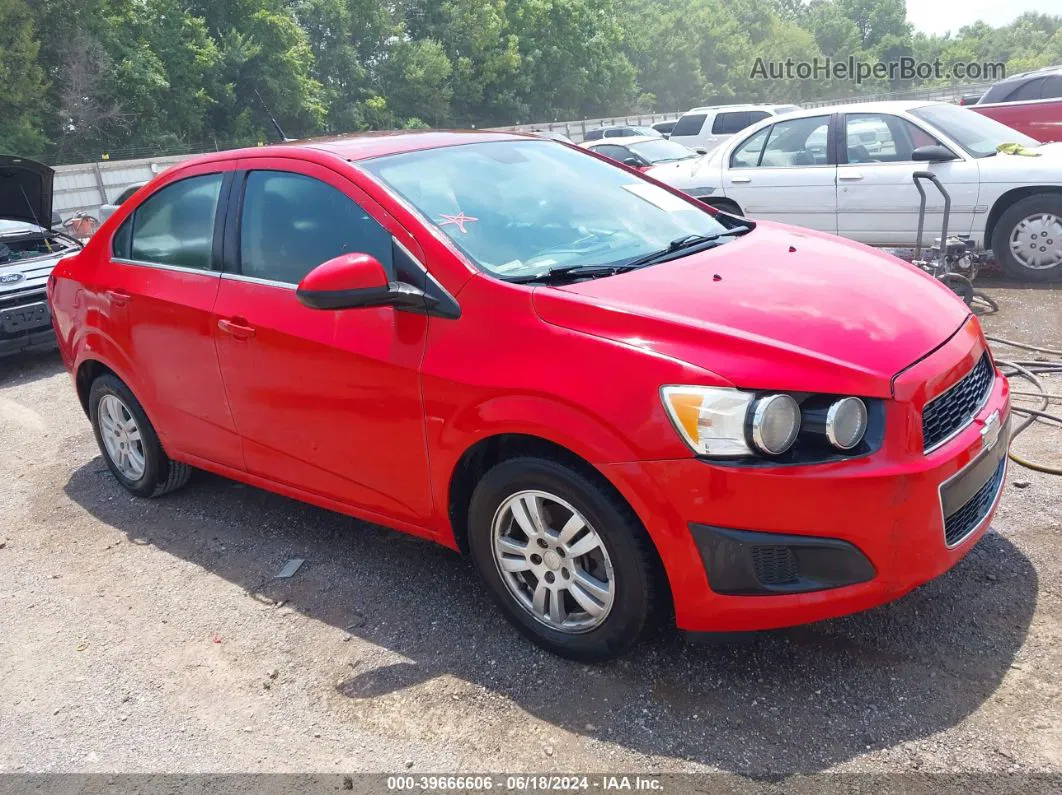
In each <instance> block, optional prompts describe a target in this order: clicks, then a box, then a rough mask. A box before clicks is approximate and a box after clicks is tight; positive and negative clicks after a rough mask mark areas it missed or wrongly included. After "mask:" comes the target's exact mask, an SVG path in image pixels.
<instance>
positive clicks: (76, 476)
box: [0, 282, 1062, 776]
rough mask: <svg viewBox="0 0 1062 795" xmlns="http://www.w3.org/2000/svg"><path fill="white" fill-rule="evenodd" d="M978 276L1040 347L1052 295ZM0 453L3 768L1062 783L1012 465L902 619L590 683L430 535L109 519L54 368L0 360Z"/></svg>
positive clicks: (1056, 580) (1049, 677)
mask: <svg viewBox="0 0 1062 795" xmlns="http://www.w3.org/2000/svg"><path fill="white" fill-rule="evenodd" d="M987 286H988V287H989V292H990V293H991V294H992V295H993V296H994V297H995V298H996V299H997V300H999V302H1000V304H1001V306H1002V310H1001V312H1000V313H999V314H998V315H996V316H993V317H989V318H986V320H985V323H986V326H987V327H988V329H989V330H990V331H991V332H993V333H997V334H1001V335H1004V336H1015V337H1019V338H1022V339H1025V340H1028V341H1031V342H1039V343H1041V344H1051V345H1053V346H1055V347H1059V346H1060V345H1062V290H1058V289H1056V290H1046V289H1032V288H1023V289H1019V288H1013V287H1007V286H1005V285H1003V284H1001V283H999V282H995V283H993V282H988V283H987ZM1053 389H1054V391H1056V392H1062V383H1060V382H1059V381H1055V383H1054V384H1053ZM0 439H2V440H3V444H2V445H0V545H2V547H0V772H6V773H10V772H15V771H142V772H148V771H173V772H191V771H252V772H260V771H310V772H322V773H330V772H344V773H349V772H354V771H406V770H409V771H411V772H418V771H435V772H442V771H464V772H468V771H497V772H514V771H531V770H539V771H553V770H556V771H569V772H570V771H582V772H606V771H617V770H622V771H646V772H648V771H713V770H722V771H729V772H733V773H739V774H751V775H757V776H762V775H764V774H768V773H773V774H776V775H778V774H781V775H784V774H790V773H814V772H819V771H824V770H860V771H870V772H881V771H887V770H911V771H915V770H917V771H924V772H925V771H951V770H964V771H1001V772H1003V771H1007V772H1025V771H1052V772H1062V585H1060V583H1062V544H1060V543H1059V540H1060V538H1062V499H1060V496H1062V480H1060V479H1058V478H1052V477H1049V476H1047V475H1040V474H1037V473H1034V472H1029V471H1026V470H1022V469H1020V468H1018V467H1012V469H1011V474H1010V477H1009V483H1008V485H1007V487H1006V491H1005V496H1004V498H1003V503H1002V507H1001V508H1000V511H999V514H998V516H997V518H996V521H995V531H994V532H993V533H990V534H989V535H988V536H986V537H985V538H984V540H983V541H981V542H980V543H979V544H978V545H977V547H976V548H975V549H974V550H973V551H972V552H971V553H970V555H969V556H968V557H967V558H966V559H965V560H964V561H963V562H962V563H961V564H960V565H959V566H958V567H956V568H955V569H954V570H953V571H951V572H949V573H948V574H947V575H945V576H944V577H942V578H940V579H939V580H937V581H935V582H933V583H930V584H929V585H927V586H925V587H923V588H921V589H919V590H918V591H916V592H914V593H912V594H910V595H909V596H907V597H906V598H904V599H902V600H901V601H899V602H898V603H896V604H893V605H890V606H886V607H883V608H879V609H877V610H874V611H871V612H868V613H864V614H861V615H857V616H852V617H849V618H846V619H842V620H836V621H830V622H825V623H821V624H817V625H812V626H807V627H802V628H797V629H792V630H786V631H780V632H774V633H761V634H758V635H754V636H750V637H747V638H743V639H742V640H740V641H735V640H728V641H727V642H725V643H723V642H716V643H713V644H711V645H696V646H694V645H688V644H686V643H685V642H684V641H683V640H682V639H681V638H679V637H677V636H675V635H674V634H671V635H666V636H664V637H662V638H659V639H657V640H654V641H652V642H651V643H649V644H647V645H644V646H642V647H640V648H639V649H637V650H636V651H635V652H634V653H632V654H630V655H629V656H628V657H627V658H626V659H624V660H621V661H619V662H616V663H613V664H610V665H606V666H600V667H589V666H583V665H577V664H573V663H569V662H565V661H562V660H559V659H555V658H553V657H551V656H549V655H548V654H545V653H543V652H540V651H538V650H537V649H536V648H534V647H532V646H530V645H529V644H528V643H526V642H525V641H524V640H522V639H521V638H520V637H519V636H518V635H517V634H516V633H515V632H514V631H512V630H510V629H509V627H508V626H507V625H506V624H505V622H504V621H503V620H502V618H501V617H500V615H499V614H498V613H497V612H496V611H495V610H494V609H493V608H492V607H490V606H489V605H488V603H487V600H486V595H485V592H484V591H483V589H482V588H481V587H480V586H479V584H478V583H477V582H476V580H475V579H474V577H473V575H472V572H471V569H470V568H469V567H468V566H467V565H466V564H465V563H464V562H463V561H461V560H460V559H459V558H458V557H456V556H455V555H453V554H451V553H449V552H447V551H445V550H443V549H441V548H438V547H434V546H432V545H430V544H428V543H424V542H420V541H417V540H413V539H410V538H407V537H404V536H402V535H399V534H397V533H393V532H390V531H387V530H383V529H380V528H376V527H372V526H367V525H363V524H360V523H358V522H356V521H354V520H352V519H348V518H345V517H341V516H338V515H334V514H330V513H328V512H325V511H322V510H318V509H316V508H312V507H309V506H306V505H302V504H300V503H297V502H293V501H290V500H287V499H284V498H281V497H277V496H274V495H271V494H268V493H266V492H262V491H258V490H256V489H253V488H249V487H244V486H241V485H238V484H236V483H233V482H231V481H227V480H223V479H221V478H217V477H213V476H208V475H206V474H200V475H199V476H198V477H196V478H195V479H194V480H193V482H192V483H191V484H190V485H189V487H188V488H186V489H184V490H183V491H181V492H178V493H176V494H174V495H171V496H169V497H164V498H162V499H159V500H155V501H149V500H140V499H131V498H130V497H129V496H128V495H127V494H126V493H125V492H124V491H122V489H121V488H120V487H119V486H118V484H117V483H116V482H115V481H114V479H113V478H112V477H111V476H110V474H109V473H108V472H107V470H106V468H105V466H104V464H103V461H102V460H101V458H100V456H99V453H98V451H97V449H96V445H95V442H94V440H93V437H92V433H91V431H90V429H89V424H88V421H87V420H86V419H85V417H84V415H83V414H82V412H81V410H80V407H79V406H78V404H77V400H76V398H75V395H74V391H73V389H72V387H71V384H70V382H69V380H68V378H67V375H66V373H65V372H64V371H63V369H62V367H61V365H60V363H59V361H58V358H57V357H56V356H54V355H43V356H35V357H23V358H18V359H15V360H6V361H0ZM1059 439H1060V435H1059V433H1058V432H1053V431H1049V430H1047V429H1033V430H1031V431H1030V432H1028V434H1027V435H1026V436H1024V437H1022V438H1021V439H1020V440H1019V442H1018V447H1019V448H1020V449H1021V450H1022V451H1024V452H1026V453H1028V454H1034V455H1037V456H1039V457H1041V458H1045V457H1047V458H1049V457H1051V456H1052V455H1053V456H1054V460H1055V461H1059V460H1062V455H1060V454H1059V450H1060V449H1062V445H1059ZM1018 484H1025V487H1024V488H1018V487H1017V486H1018ZM294 557H301V558H305V559H306V563H305V565H304V566H303V567H302V569H300V570H299V571H298V573H297V574H296V575H295V576H294V577H293V578H292V579H290V580H275V579H274V578H273V576H274V574H275V573H276V572H277V571H278V570H279V569H280V567H281V566H282V565H283V564H284V562H285V561H287V560H288V559H289V558H294Z"/></svg>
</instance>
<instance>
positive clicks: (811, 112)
mask: <svg viewBox="0 0 1062 795" xmlns="http://www.w3.org/2000/svg"><path fill="white" fill-rule="evenodd" d="M946 104H947V103H945V102H932V101H929V100H924V99H923V100H889V101H887V102H849V103H848V104H846V105H827V106H826V107H822V108H805V109H804V110H794V111H792V112H791V113H786V114H785V118H787V119H799V118H802V117H808V116H825V115H828V114H830V113H906V112H908V111H911V110H914V109H915V108H924V107H927V106H929V105H946ZM765 121H767V119H763V121H761V122H757V123H758V124H762V123H763V122H765Z"/></svg>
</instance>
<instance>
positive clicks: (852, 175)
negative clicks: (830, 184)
mask: <svg viewBox="0 0 1062 795" xmlns="http://www.w3.org/2000/svg"><path fill="white" fill-rule="evenodd" d="M837 178H838V179H863V175H862V174H860V173H859V172H858V171H842V172H841V173H840V174H838V175H837Z"/></svg>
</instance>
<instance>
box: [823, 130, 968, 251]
mask: <svg viewBox="0 0 1062 795" xmlns="http://www.w3.org/2000/svg"><path fill="white" fill-rule="evenodd" d="M843 140H844V144H843V145H842V147H841V152H840V158H839V159H840V164H839V165H838V167H837V231H838V232H839V233H840V234H841V235H843V236H844V237H848V238H851V239H853V240H858V241H860V242H861V243H867V244H868V245H872V246H897V247H901V246H902V247H906V246H914V245H915V243H916V238H917V236H918V206H919V195H918V189H917V188H916V187H915V185H914V180H913V178H912V175H913V174H914V173H915V172H916V171H928V172H930V173H932V174H935V175H936V176H937V178H938V179H939V180H940V181H941V183H942V184H943V185H944V187H945V189H946V190H947V191H948V193H949V194H951V215H950V219H949V221H948V235H949V236H950V235H953V234H955V235H968V234H970V229H971V227H972V226H973V219H974V206H975V205H976V204H977V194H978V182H979V174H978V168H977V164H976V163H975V162H973V161H971V160H967V159H963V158H962V157H959V156H958V155H957V156H956V159H955V160H952V161H948V162H945V163H927V162H916V161H914V160H911V153H912V152H913V151H914V150H915V149H917V148H918V147H921V146H932V145H934V144H939V143H940V142H939V141H938V140H937V139H936V138H934V137H933V136H932V135H930V134H929V133H928V132H926V131H925V130H923V129H922V128H921V127H919V126H917V125H916V124H914V123H913V122H911V121H909V120H908V119H905V118H903V117H902V116H896V115H894V114H891V113H848V114H846V115H845V130H844V139H843ZM922 187H923V188H924V189H925V191H926V199H927V201H926V219H925V226H924V228H923V230H922V243H923V245H930V244H932V242H933V240H934V239H935V238H938V237H940V233H941V223H942V221H943V219H944V199H943V197H942V196H941V194H940V193H939V192H938V191H937V189H936V188H935V187H934V186H933V185H932V184H931V183H929V182H928V181H923V182H922Z"/></svg>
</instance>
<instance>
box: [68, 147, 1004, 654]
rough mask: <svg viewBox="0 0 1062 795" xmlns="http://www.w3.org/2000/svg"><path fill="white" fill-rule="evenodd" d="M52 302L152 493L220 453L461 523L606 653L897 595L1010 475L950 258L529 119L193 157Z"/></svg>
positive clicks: (504, 600)
mask: <svg viewBox="0 0 1062 795" xmlns="http://www.w3.org/2000/svg"><path fill="white" fill-rule="evenodd" d="M49 297H50V301H51V307H52V313H53V318H54V323H55V328H56V331H57V333H58V338H59V341H60V347H61V351H62V356H63V358H64V360H65V362H66V365H67V367H68V368H69V370H70V373H71V375H72V377H73V382H74V385H75V387H76V389H77V394H78V397H79V398H80V400H81V404H82V406H83V407H84V409H85V412H86V414H87V415H88V417H89V419H90V420H91V422H92V426H93V429H94V431H95V434H96V437H97V439H98V441H99V444H100V449H101V450H102V453H103V457H104V459H105V460H106V462H107V465H108V466H109V467H110V469H111V471H112V472H113V473H114V476H115V477H116V478H117V479H118V481H119V482H120V483H121V484H122V485H123V486H124V487H125V488H126V489H128V490H129V491H131V492H132V493H133V494H136V495H139V496H145V497H147V496H153V495H157V494H162V493H164V492H166V491H169V490H171V489H173V488H176V487H178V486H181V485H183V484H184V483H185V481H186V480H187V479H188V476H189V470H190V468H192V467H195V468H201V469H206V470H209V471H211V472H215V473H218V474H221V475H224V476H227V477H231V478H234V479H236V480H241V481H244V482H246V483H249V484H252V485H255V486H259V487H262V488H265V489H269V490H271V491H275V492H278V493H280V494H285V495H288V496H290V497H294V498H296V499H300V500H305V501H306V502H310V503H314V504H316V505H319V506H323V507H326V508H330V509H333V510H336V511H340V512H343V513H347V514H350V515H352V516H356V517H360V518H362V519H365V520H368V521H371V522H378V523H380V524H385V525H389V526H391V527H394V528H397V529H399V530H403V531H406V532H408V533H412V534H414V535H418V536H422V537H424V538H429V539H432V540H434V541H437V542H439V543H441V544H444V545H446V546H448V547H452V548H453V549H455V550H460V551H461V552H463V553H466V554H469V555H471V557H472V559H473V560H474V562H475V564H476V566H477V568H478V570H479V572H480V573H481V574H482V576H483V577H484V579H485V580H486V582H487V584H488V586H489V590H490V591H491V593H492V594H493V595H494V596H495V597H496V598H497V601H498V602H499V604H500V605H501V607H502V609H503V610H504V611H505V613H506V614H507V616H508V617H509V619H511V620H512V622H513V623H514V624H515V625H516V626H517V627H518V628H519V629H520V630H522V631H523V632H524V633H525V634H527V635H528V636H530V637H531V638H532V639H534V640H535V641H537V642H538V643H540V644H542V645H543V646H545V647H547V648H549V649H552V650H553V651H555V652H558V653H560V654H563V655H567V656H570V657H574V658H579V659H588V660H589V659H603V658H607V657H610V656H613V655H616V654H619V653H620V652H622V651H623V650H624V649H626V648H627V647H629V646H630V645H631V644H632V643H633V642H634V641H635V640H636V639H637V638H638V637H639V636H640V635H641V634H642V631H643V630H644V629H645V628H646V627H648V626H650V625H652V624H653V623H655V622H659V621H664V620H671V618H672V616H673V620H674V621H675V622H676V623H677V625H678V627H680V628H681V629H684V630H693V631H717V630H727V631H730V630H750V629H763V628H769V627H781V626H785V625H791V624H797V623H802V622H807V621H815V620H818V619H823V618H828V617H830V616H839V615H842V614H845V613H851V612H853V611H857V610H863V609H865V608H869V607H872V606H874V605H878V604H881V603H883V602H886V601H889V600H892V599H895V598H897V597H899V596H900V595H901V594H904V593H906V592H907V591H910V590H911V589H912V588H914V587H916V586H917V585H919V584H920V583H924V582H926V581H927V580H930V579H932V578H933V577H936V576H937V575H939V574H941V573H942V572H944V571H946V570H948V569H949V568H951V567H952V566H953V565H954V564H955V563H956V562H957V561H958V560H959V559H960V558H962V557H963V556H964V555H965V554H966V553H967V552H969V551H970V548H971V547H972V546H973V545H974V544H975V543H976V542H977V540H978V538H979V537H980V536H981V535H982V534H983V533H984V532H985V530H986V529H987V527H988V523H989V520H990V518H991V516H992V513H993V511H994V509H995V506H996V503H997V501H998V499H999V494H1000V491H1001V488H1002V483H1003V478H1004V475H1005V468H1006V456H1005V453H1006V449H1007V419H1008V406H1009V398H1008V392H1007V382H1006V380H1005V379H1004V378H1002V377H1001V376H1000V374H999V373H998V372H997V370H996V368H995V366H994V364H993V362H992V358H991V355H990V353H989V351H988V349H987V346H986V343H985V340H984V337H983V336H982V333H981V329H980V327H979V325H978V322H977V320H976V318H974V317H973V316H972V315H971V314H970V313H969V312H968V311H967V309H966V307H965V305H964V304H963V303H962V302H961V301H960V300H958V299H957V298H956V297H955V295H954V294H952V293H951V291H950V290H948V289H947V288H946V287H944V286H942V285H941V284H939V283H937V282H935V281H934V280H932V279H930V278H929V277H928V276H925V275H924V274H922V273H921V272H920V271H918V270H916V269H915V268H913V267H911V266H908V265H906V264H904V263H902V262H900V261H899V260H896V259H893V258H891V257H888V256H886V255H883V254H880V253H878V252H876V251H874V250H872V249H869V248H867V247H864V246H861V245H858V244H854V243H850V242H846V241H843V240H840V239H838V238H835V237H831V236H829V235H826V234H820V233H815V232H809V231H806V230H802V229H797V228H792V227H786V226H781V225H777V224H771V223H753V222H752V221H749V220H747V219H741V218H735V217H733V216H729V215H725V214H720V213H717V212H716V211H714V210H712V209H711V208H708V207H706V206H705V205H703V204H701V203H700V202H698V201H696V200H694V199H690V198H688V197H686V196H684V195H683V194H681V193H679V192H677V191H673V190H671V189H670V188H668V187H666V186H664V185H662V184H659V183H656V182H654V181H652V180H650V179H647V178H645V177H643V176H642V175H640V174H638V173H636V172H634V171H632V170H631V169H628V168H625V167H623V166H621V165H617V164H615V163H612V162H611V161H608V160H607V159H605V158H603V157H601V156H598V155H594V154H591V153H588V152H585V151H580V150H579V149H576V148H574V147H570V146H566V145H564V144H559V143H556V142H552V141H545V140H540V139H533V138H528V137H524V136H520V135H516V134H503V133H445V132H424V133H403V134H393V135H378V136H366V137H358V138H346V139H337V140H327V141H311V142H306V143H300V144H297V145H291V146H281V147H269V148H262V149H253V150H246V151H237V152H225V153H221V154H213V155H208V156H205V157H201V158H198V159H196V160H192V161H189V162H186V163H184V164H182V165H180V166H176V167H174V168H172V169H170V170H168V171H167V172H165V173H164V174H162V175H160V176H159V177H158V178H157V179H156V180H155V181H154V182H152V183H151V184H150V185H149V186H148V187H146V188H144V189H142V190H141V191H140V192H138V193H137V194H136V195H135V196H133V197H132V198H131V199H130V200H129V201H127V202H126V203H124V204H123V205H122V206H121V207H120V208H119V209H118V210H117V211H116V212H115V213H114V215H113V216H112V217H111V218H110V219H109V220H108V221H107V222H106V223H105V224H104V225H103V227H102V228H101V229H100V231H99V232H98V233H97V234H96V235H95V236H94V237H93V238H92V240H91V241H90V242H89V243H88V245H87V246H86V247H85V249H84V251H83V252H81V253H80V254H78V255H77V256H74V257H71V258H68V259H66V260H64V261H63V262H62V263H60V264H59V266H58V267H57V268H56V269H55V271H54V274H53V276H52V278H51V281H50V286H49ZM959 607H960V606H958V605H956V608H957V609H958V608H959Z"/></svg>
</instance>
